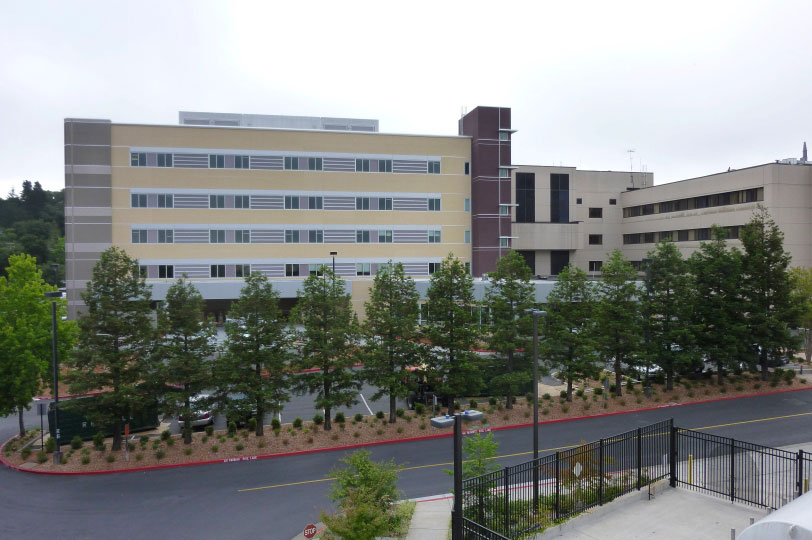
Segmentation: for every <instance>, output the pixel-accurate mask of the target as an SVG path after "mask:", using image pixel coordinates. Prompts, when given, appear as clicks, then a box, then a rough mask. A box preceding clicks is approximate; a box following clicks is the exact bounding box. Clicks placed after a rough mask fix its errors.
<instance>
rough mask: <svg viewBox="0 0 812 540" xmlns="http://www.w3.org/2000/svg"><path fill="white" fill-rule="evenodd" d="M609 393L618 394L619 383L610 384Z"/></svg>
mask: <svg viewBox="0 0 812 540" xmlns="http://www.w3.org/2000/svg"><path fill="white" fill-rule="evenodd" d="M609 393H610V394H617V385H616V384H610V385H609Z"/></svg>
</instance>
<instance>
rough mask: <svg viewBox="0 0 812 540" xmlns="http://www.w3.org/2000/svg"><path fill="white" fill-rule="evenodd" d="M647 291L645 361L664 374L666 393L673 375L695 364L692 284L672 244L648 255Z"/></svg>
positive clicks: (658, 248)
mask: <svg viewBox="0 0 812 540" xmlns="http://www.w3.org/2000/svg"><path fill="white" fill-rule="evenodd" d="M648 256H649V258H650V259H651V262H650V263H648V264H649V267H648V269H647V273H648V277H647V291H646V294H645V296H644V298H645V300H644V306H643V311H644V313H645V315H646V316H647V321H646V323H645V324H647V325H648V328H647V329H646V330H647V331H648V334H649V341H650V343H649V350H648V354H647V357H648V358H649V359H650V360H651V361H653V362H654V363H656V364H657V365H658V366H660V367H661V368H662V370H663V373H664V374H665V382H666V389H667V390H673V389H674V374H675V373H676V372H682V371H684V370H685V369H686V368H688V367H690V365H691V364H692V363H693V362H694V361H696V354H695V352H694V346H693V335H694V327H693V320H692V311H691V310H692V308H693V306H694V298H693V291H694V288H693V283H692V280H691V275H690V273H689V272H688V263H687V262H686V261H685V260H684V259H683V258H682V255H681V254H680V252H679V250H678V249H677V247H676V245H675V244H674V242H671V241H667V240H663V241H662V242H660V243H659V244H657V246H656V247H655V248H654V250H652V251H650V252H649V253H648Z"/></svg>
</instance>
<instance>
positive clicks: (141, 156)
mask: <svg viewBox="0 0 812 540" xmlns="http://www.w3.org/2000/svg"><path fill="white" fill-rule="evenodd" d="M130 166H131V167H146V166H147V154H146V152H130Z"/></svg>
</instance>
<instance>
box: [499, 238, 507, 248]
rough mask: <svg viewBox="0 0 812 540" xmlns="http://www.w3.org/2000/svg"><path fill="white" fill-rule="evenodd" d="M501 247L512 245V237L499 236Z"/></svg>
mask: <svg viewBox="0 0 812 540" xmlns="http://www.w3.org/2000/svg"><path fill="white" fill-rule="evenodd" d="M499 247H503V248H507V247H510V238H499Z"/></svg>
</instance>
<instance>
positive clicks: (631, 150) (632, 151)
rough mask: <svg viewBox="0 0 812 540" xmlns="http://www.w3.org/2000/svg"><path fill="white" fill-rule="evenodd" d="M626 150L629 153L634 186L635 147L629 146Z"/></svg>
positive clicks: (631, 177) (631, 178)
mask: <svg viewBox="0 0 812 540" xmlns="http://www.w3.org/2000/svg"><path fill="white" fill-rule="evenodd" d="M626 152H628V153H629V179H630V180H631V181H632V187H634V173H633V172H632V171H633V170H634V162H633V161H634V156H633V155H632V154H634V148H629V149H628V150H626Z"/></svg>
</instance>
